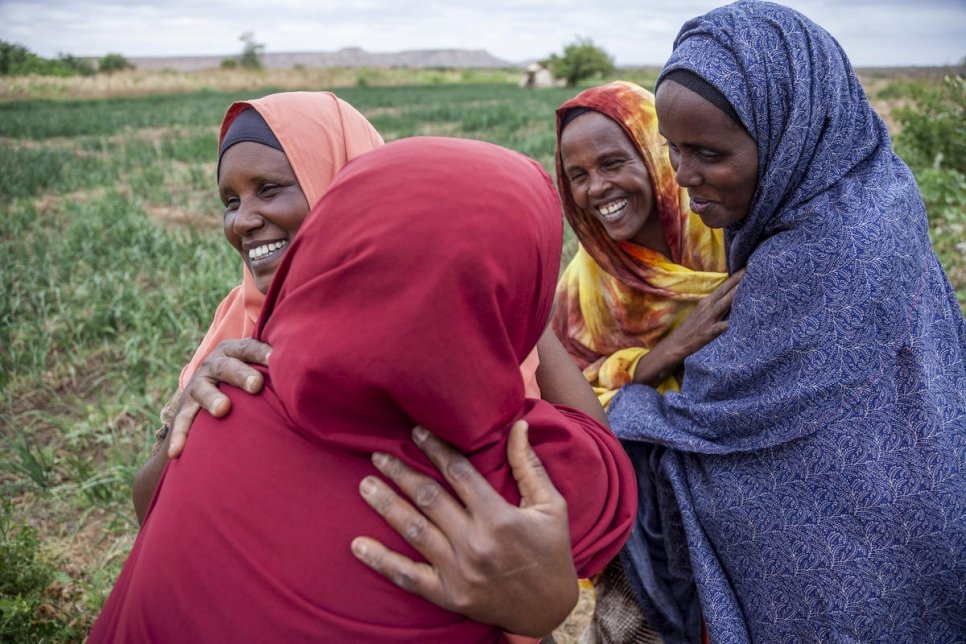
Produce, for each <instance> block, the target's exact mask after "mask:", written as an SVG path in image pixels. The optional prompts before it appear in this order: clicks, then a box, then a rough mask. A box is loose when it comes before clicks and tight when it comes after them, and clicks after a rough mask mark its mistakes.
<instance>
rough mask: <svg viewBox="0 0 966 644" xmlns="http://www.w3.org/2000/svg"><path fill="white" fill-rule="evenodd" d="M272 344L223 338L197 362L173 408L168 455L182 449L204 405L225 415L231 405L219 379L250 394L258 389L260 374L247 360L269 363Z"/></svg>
mask: <svg viewBox="0 0 966 644" xmlns="http://www.w3.org/2000/svg"><path fill="white" fill-rule="evenodd" d="M271 352H272V347H271V346H269V345H267V344H265V343H264V342H259V341H258V340H254V339H252V338H245V339H243V340H224V341H223V342H221V343H220V344H219V345H218V346H217V347H215V349H214V350H213V351H212V352H211V353H210V354H209V355H208V357H207V358H205V359H204V361H203V362H202V363H201V364H200V365H198V370H197V371H195V373H194V375H193V376H192V377H191V380H190V381H189V382H188V385H187V386H186V387H185V389H184V396H182V397H181V402H180V405H179V406H178V408H177V409H176V410H175V414H174V421H173V422H172V425H171V443H170V446H169V447H168V456H169V457H170V458H175V457H177V456H178V455H179V454H181V451H182V450H183V449H184V445H185V441H186V440H187V439H188V432H189V431H190V429H191V422H192V421H193V420H194V418H195V416H197V415H198V412H199V411H201V410H202V409H204V410H205V411H207V412H208V413H209V414H211V415H212V416H216V417H217V416H224V415H225V414H227V413H228V410H230V409H231V401H230V400H229V399H228V396H226V395H225V394H223V393H222V392H221V391H220V390H219V389H218V385H219V384H220V383H223V382H224V383H227V384H229V385H232V386H233V387H238V388H239V389H243V390H245V391H247V392H248V393H250V394H255V393H258V392H259V391H261V389H262V384H263V383H264V380H263V378H262V374H261V373H259V372H258V370H257V369H254V368H253V367H251V366H249V365H250V364H260V365H263V366H266V367H267V366H268V356H269V354H270V353H271Z"/></svg>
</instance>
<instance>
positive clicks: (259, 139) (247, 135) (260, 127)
mask: <svg viewBox="0 0 966 644" xmlns="http://www.w3.org/2000/svg"><path fill="white" fill-rule="evenodd" d="M243 141H251V142H253V143H261V144H262V145H267V146H268V147H270V148H275V149H276V150H278V151H279V152H282V153H284V152H285V150H283V149H282V144H281V143H279V142H278V139H277V138H276V137H275V133H274V132H272V128H270V127H268V123H266V122H265V119H263V118H262V115H261V114H259V113H258V110H256V109H255V108H252V107H249V108H248V109H245V110H242V111H241V112H239V113H238V116H236V117H235V120H234V121H232V122H231V125H230V126H229V127H228V131H227V132H225V138H223V139H222V140H221V147H220V148H219V149H218V170H219V171H220V170H221V158H222V157H223V156H225V151H226V150H227V149H228V148H230V147H231V146H233V145H235V144H236V143H241V142H243ZM215 176H218V175H215Z"/></svg>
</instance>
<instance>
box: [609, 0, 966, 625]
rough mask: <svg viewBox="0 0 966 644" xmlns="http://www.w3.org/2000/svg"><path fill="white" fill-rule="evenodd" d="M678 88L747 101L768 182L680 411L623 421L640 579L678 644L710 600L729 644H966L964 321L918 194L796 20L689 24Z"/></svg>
mask: <svg viewBox="0 0 966 644" xmlns="http://www.w3.org/2000/svg"><path fill="white" fill-rule="evenodd" d="M679 68H680V69H688V70H691V71H693V72H695V73H696V74H698V75H700V76H701V77H702V78H704V79H705V80H707V81H708V82H709V83H711V84H712V85H713V86H714V87H715V88H717V89H718V90H719V91H720V92H722V93H723V94H724V95H725V96H726V97H727V98H728V100H729V101H730V102H731V103H732V105H733V106H734V108H735V110H736V112H737V114H738V115H739V117H740V118H741V121H742V124H743V125H744V126H745V128H746V129H747V131H748V132H749V133H750V134H751V136H752V137H753V138H754V139H755V141H756V143H757V144H758V149H759V178H758V187H757V190H756V193H755V197H754V199H753V203H752V206H751V210H750V212H749V214H748V216H747V217H746V218H745V219H744V220H742V221H741V222H739V223H738V224H736V225H734V226H731V227H729V228H727V229H726V231H725V233H726V240H727V243H728V248H729V266H730V268H731V269H732V270H737V269H739V268H743V267H744V268H747V273H746V275H745V277H744V278H743V281H742V283H741V284H740V286H739V287H738V290H737V294H736V296H735V299H734V302H733V305H732V310H731V315H730V328H729V330H728V331H727V332H726V333H725V334H723V335H722V336H720V337H719V338H717V339H716V340H715V341H714V342H712V343H711V344H709V345H707V346H706V347H704V348H703V349H701V350H700V351H698V352H697V353H695V354H694V355H692V356H691V357H689V358H688V359H687V360H686V362H685V372H686V377H685V380H684V383H683V387H682V390H681V392H680V393H669V394H667V395H666V396H660V395H658V394H657V393H656V392H655V391H654V390H653V389H651V388H649V387H646V386H644V385H628V386H626V387H625V388H624V389H623V390H622V391H621V392H620V393H619V394H618V396H617V397H615V399H614V400H613V402H612V403H611V407H610V411H609V416H610V420H611V424H612V426H613V428H614V431H615V433H616V434H617V436H618V437H619V438H620V439H621V440H622V441H623V443H624V445H625V448H626V449H627V451H628V452H629V453H630V454H631V455H632V457H633V459H634V462H635V464H636V466H637V469H638V481H639V484H640V485H641V501H640V507H639V515H638V524H637V526H636V527H635V530H634V532H633V534H632V536H631V540H630V541H629V542H628V545H627V546H626V548H625V552H624V553H623V555H622V556H623V559H624V563H625V569H626V572H627V574H628V577H629V580H630V581H631V583H632V585H633V586H634V587H635V589H636V590H637V591H638V592H639V594H640V599H641V601H642V604H643V605H644V606H645V609H646V610H648V611H650V612H652V613H653V614H656V615H657V616H658V619H659V620H660V621H661V623H662V624H663V625H664V627H665V631H666V633H669V634H670V637H672V638H680V639H679V640H674V641H695V638H696V637H698V636H696V635H695V630H694V627H693V623H692V619H691V617H690V616H691V615H693V614H694V606H695V600H694V597H695V595H694V590H696V593H697V596H698V597H699V598H700V610H701V613H702V614H703V618H704V620H705V622H706V625H707V629H708V634H709V636H710V639H711V641H712V642H715V643H716V644H717V643H718V642H750V641H756V642H757V641H762V642H773V641H774V642H778V641H782V642H784V641H863V642H865V641H890V642H891V641H915V642H951V641H963V640H964V639H966V611H964V610H963V607H964V606H966V365H964V356H966V321H964V318H963V313H962V311H961V309H960V306H959V303H958V302H957V300H956V297H955V294H954V293H953V291H952V288H951V287H950V285H949V281H948V279H947V278H946V276H945V274H944V272H943V270H942V268H941V266H940V265H939V262H938V261H937V259H936V257H935V254H934V253H933V250H932V247H931V245H930V241H929V236H928V226H927V221H926V213H925V208H924V206H923V203H922V199H921V197H920V195H919V192H918V189H917V187H916V184H915V181H914V179H913V177H912V174H911V173H910V171H909V169H908V168H907V167H906V166H905V164H904V163H903V162H902V161H901V160H900V159H899V158H898V157H897V156H896V155H895V154H894V153H893V151H892V145H891V141H890V139H889V135H888V133H887V131H886V128H885V125H884V124H883V123H882V120H881V119H880V118H879V117H878V116H877V115H876V114H875V112H874V111H873V110H872V107H871V106H870V104H869V102H868V99H867V98H866V96H865V94H864V92H863V90H862V87H861V85H860V84H859V81H858V79H857V78H856V76H855V73H854V71H853V70H852V67H851V65H850V63H849V61H848V59H847V58H846V56H845V54H844V52H843V51H842V49H841V48H840V47H839V45H838V43H836V42H835V40H834V39H833V38H832V37H831V36H830V35H829V34H828V33H827V32H826V31H824V30H823V29H822V28H820V27H818V26H817V25H815V24H814V23H813V22H811V21H810V20H809V19H808V18H805V17H804V16H802V15H801V14H799V13H797V12H795V11H793V10H791V9H788V8H786V7H782V6H780V5H775V4H772V3H768V2H757V1H741V2H737V3H735V4H732V5H729V6H727V7H722V8H719V9H716V10H714V11H711V12H710V13H708V14H706V15H704V16H702V17H700V18H696V19H694V20H691V21H689V22H688V23H686V24H685V25H684V26H683V27H682V30H681V32H680V34H679V35H678V37H677V39H676V40H675V46H674V52H673V53H672V55H671V58H670V59H669V60H668V62H667V64H666V66H665V67H664V70H663V71H662V76H663V75H664V74H667V73H668V72H669V71H671V70H674V69H679ZM659 82H660V81H659ZM689 585H690V588H691V589H692V591H691V592H689V591H688V588H689Z"/></svg>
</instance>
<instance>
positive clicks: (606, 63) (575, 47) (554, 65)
mask: <svg viewBox="0 0 966 644" xmlns="http://www.w3.org/2000/svg"><path fill="white" fill-rule="evenodd" d="M542 62H543V64H544V65H545V66H547V67H549V68H550V71H552V72H553V74H554V76H556V77H557V78H563V79H564V80H566V81H567V86H568V87H574V86H575V85H576V84H577V83H579V82H581V81H584V80H587V79H588V78H592V77H594V76H597V75H601V76H602V75H605V74H610V73H612V72H613V71H614V59H613V58H611V56H610V54H608V53H607V52H606V51H604V50H603V49H601V48H600V47H598V46H597V45H595V44H594V43H593V41H592V40H591V39H590V38H580V37H578V38H577V40H575V41H574V42H572V43H570V44H569V45H565V46H564V48H563V54H561V55H558V54H552V55H551V56H550V58H549V59H547V60H545V61H542Z"/></svg>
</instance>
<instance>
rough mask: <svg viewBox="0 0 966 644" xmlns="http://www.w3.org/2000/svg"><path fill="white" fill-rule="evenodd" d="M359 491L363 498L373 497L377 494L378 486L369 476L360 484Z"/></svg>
mask: <svg viewBox="0 0 966 644" xmlns="http://www.w3.org/2000/svg"><path fill="white" fill-rule="evenodd" d="M359 491H360V492H362V496H372V495H373V494H375V493H376V484H375V483H373V481H372V479H371V478H369V477H368V476H367V477H366V478H364V479H362V483H360V484H359Z"/></svg>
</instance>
